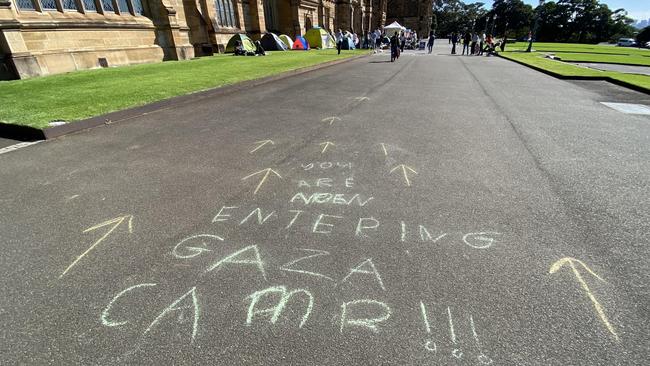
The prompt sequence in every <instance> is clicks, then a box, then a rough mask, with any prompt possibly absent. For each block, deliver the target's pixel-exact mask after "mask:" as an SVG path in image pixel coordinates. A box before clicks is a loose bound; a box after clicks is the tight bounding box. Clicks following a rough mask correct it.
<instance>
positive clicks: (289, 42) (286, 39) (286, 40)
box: [278, 34, 293, 49]
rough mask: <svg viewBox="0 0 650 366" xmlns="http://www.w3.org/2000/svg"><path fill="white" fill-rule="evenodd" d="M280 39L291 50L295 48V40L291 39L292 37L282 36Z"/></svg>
mask: <svg viewBox="0 0 650 366" xmlns="http://www.w3.org/2000/svg"><path fill="white" fill-rule="evenodd" d="M278 38H280V40H281V41H282V42H283V43H284V44H286V45H287V48H288V49H291V47H293V39H291V37H289V36H287V35H286V34H280V35H279V36H278Z"/></svg>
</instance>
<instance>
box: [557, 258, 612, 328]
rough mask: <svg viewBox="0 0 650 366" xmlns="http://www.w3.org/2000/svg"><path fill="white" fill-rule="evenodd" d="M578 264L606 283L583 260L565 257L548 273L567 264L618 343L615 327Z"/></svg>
mask: <svg viewBox="0 0 650 366" xmlns="http://www.w3.org/2000/svg"><path fill="white" fill-rule="evenodd" d="M576 263H578V264H580V265H581V266H582V267H584V269H585V270H587V272H589V273H590V274H591V275H592V276H594V277H596V278H597V279H599V280H601V281H603V282H605V280H603V279H602V278H601V277H600V276H599V275H597V274H596V273H594V271H592V270H591V269H590V268H589V267H587V265H586V264H584V263H583V262H582V261H581V260H578V259H575V258H571V257H565V258H562V259H560V260H558V261H557V262H555V263H553V265H551V268H550V269H549V271H548V273H551V274H553V273H555V272H557V271H558V270H559V269H560V268H562V266H564V265H565V264H568V265H569V266H570V267H571V270H572V271H573V274H574V275H575V276H576V279H577V280H578V282H580V285H581V286H582V289H583V290H585V292H586V293H587V296H589V299H590V300H591V302H592V303H593V304H594V308H596V313H597V314H598V316H599V317H600V320H601V321H602V322H603V324H605V327H607V330H609V332H610V333H612V335H613V336H614V338H616V340H617V341H618V340H619V338H618V334H616V331H614V327H613V326H612V325H611V324H610V323H609V320H607V316H606V315H605V311H604V310H603V307H602V306H601V305H600V303H599V302H598V300H596V297H595V296H594V294H593V293H592V292H591V290H590V289H589V286H587V282H585V280H584V279H583V278H582V276H581V275H580V272H578V268H576Z"/></svg>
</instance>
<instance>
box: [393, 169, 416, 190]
mask: <svg viewBox="0 0 650 366" xmlns="http://www.w3.org/2000/svg"><path fill="white" fill-rule="evenodd" d="M396 170H399V171H401V172H402V175H403V176H404V183H405V184H406V186H407V187H410V186H411V181H410V180H409V172H411V173H413V174H418V172H416V171H415V170H414V169H413V168H411V167H410V166H408V165H404V164H400V165H398V166H396V167H394V168H393V169H391V170H390V172H391V173H392V172H394V171H396Z"/></svg>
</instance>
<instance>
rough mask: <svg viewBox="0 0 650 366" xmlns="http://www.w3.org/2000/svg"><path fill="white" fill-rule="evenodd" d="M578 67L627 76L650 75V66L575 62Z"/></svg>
mask: <svg viewBox="0 0 650 366" xmlns="http://www.w3.org/2000/svg"><path fill="white" fill-rule="evenodd" d="M573 63H575V64H576V65H580V66H584V67H589V68H592V69H596V70H602V71H617V72H622V73H626V74H641V75H650V66H633V65H615V64H603V63H596V62H573Z"/></svg>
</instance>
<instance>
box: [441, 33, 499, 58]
mask: <svg viewBox="0 0 650 366" xmlns="http://www.w3.org/2000/svg"><path fill="white" fill-rule="evenodd" d="M449 43H450V44H451V54H452V55H455V54H456V45H457V44H458V43H461V44H462V46H463V50H462V55H465V54H466V55H468V56H482V55H484V54H486V53H487V55H488V56H489V55H493V54H495V53H496V51H495V48H496V44H495V42H494V38H493V37H492V35H491V34H488V35H487V36H486V35H485V33H475V32H472V33H470V32H469V31H467V32H465V33H464V34H462V35H461V34H459V33H456V32H454V33H452V34H451V36H450V37H449Z"/></svg>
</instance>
